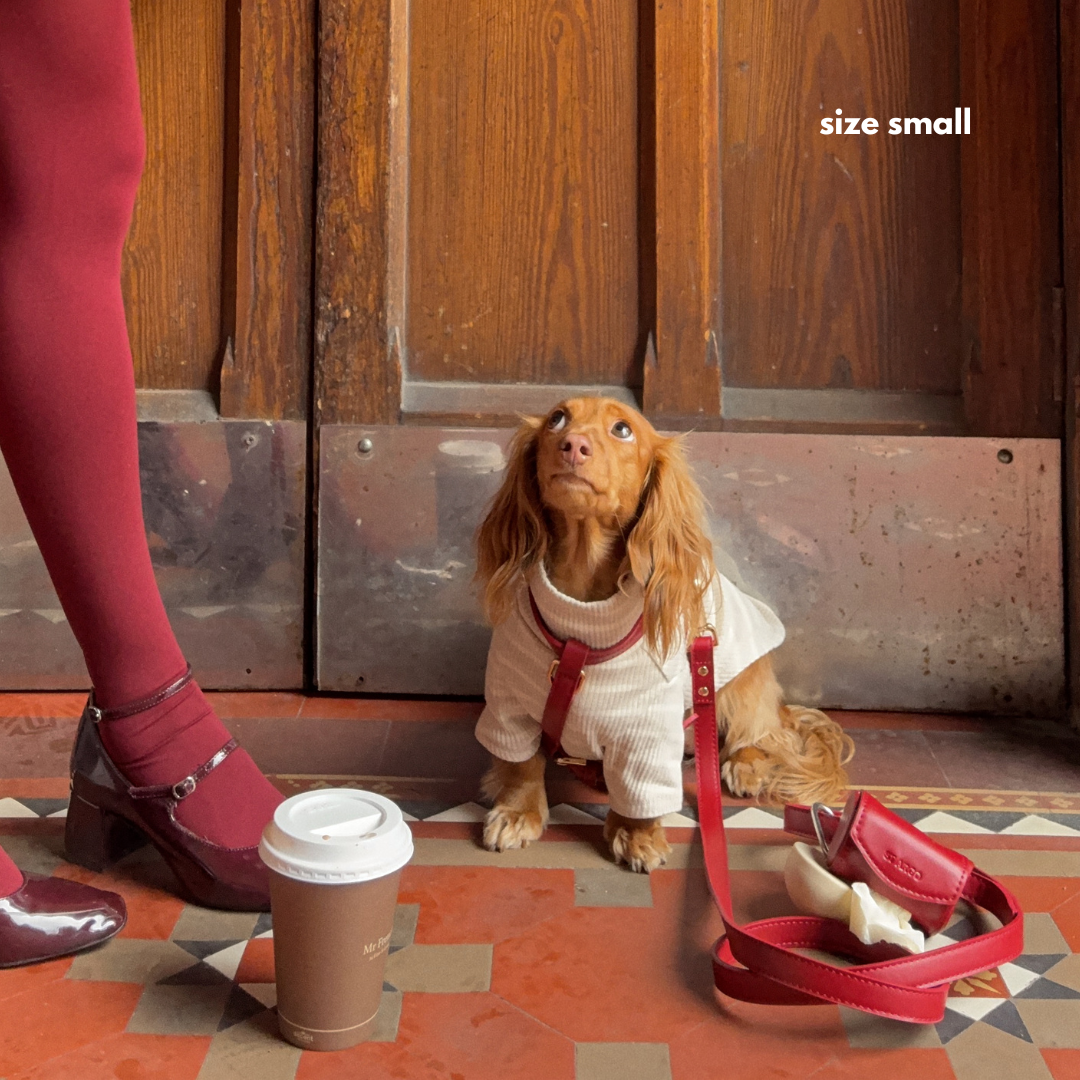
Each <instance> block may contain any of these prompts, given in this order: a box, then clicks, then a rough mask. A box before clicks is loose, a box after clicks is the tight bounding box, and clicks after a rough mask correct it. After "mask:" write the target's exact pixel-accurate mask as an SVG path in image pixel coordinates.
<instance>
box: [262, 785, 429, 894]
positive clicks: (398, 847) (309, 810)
mask: <svg viewBox="0 0 1080 1080" xmlns="http://www.w3.org/2000/svg"><path fill="white" fill-rule="evenodd" d="M412 853H413V841H412V832H411V831H410V829H409V826H408V825H407V824H406V823H405V819H404V817H402V814H401V810H400V809H399V808H398V807H397V806H396V805H395V804H394V803H392V802H391V801H390V800H389V799H387V798H384V797H383V796H382V795H376V794H375V793H374V792H371V791H356V790H354V789H352V788H325V789H323V790H321V791H305V792H304V793H302V794H300V795H294V796H293V797H292V798H291V799H286V800H285V801H284V802H283V803H282V804H281V805H280V806H279V807H278V808H277V810H275V811H274V818H273V820H272V821H271V822H270V824H269V825H267V826H266V829H265V830H264V831H263V836H262V841H261V843H260V844H259V855H260V856H261V857H262V861H263V862H264V863H266V865H267V866H268V867H270V869H271V870H276V871H277V872H278V873H279V874H282V875H284V876H285V877H289V878H294V879H296V880H297V881H311V882H322V883H325V884H338V885H346V884H351V883H354V882H360V881H372V880H374V879H375V878H380V877H384V876H385V875H387V874H392V873H393V872H394V871H395V870H400V869H401V867H403V866H404V865H405V864H406V863H407V862H408V861H409V860H410V859H411V858H412Z"/></svg>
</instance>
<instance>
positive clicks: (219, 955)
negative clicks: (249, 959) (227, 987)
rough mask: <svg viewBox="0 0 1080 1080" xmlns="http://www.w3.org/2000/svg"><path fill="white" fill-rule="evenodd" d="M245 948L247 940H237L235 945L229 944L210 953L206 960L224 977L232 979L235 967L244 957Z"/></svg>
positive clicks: (234, 974)
mask: <svg viewBox="0 0 1080 1080" xmlns="http://www.w3.org/2000/svg"><path fill="white" fill-rule="evenodd" d="M246 948H247V942H246V941H239V942H237V943H236V944H235V945H230V946H229V947H228V948H227V949H222V950H221V951H220V952H216V953H211V954H210V955H209V956H207V957H206V962H207V963H208V964H209V965H210V966H211V967H212V968H214V969H215V970H216V971H220V972H221V974H222V975H224V976H225V978H226V979H232V978H234V977H235V976H236V969H237V968H238V967H239V966H240V961H241V960H243V959H244V950H245V949H246Z"/></svg>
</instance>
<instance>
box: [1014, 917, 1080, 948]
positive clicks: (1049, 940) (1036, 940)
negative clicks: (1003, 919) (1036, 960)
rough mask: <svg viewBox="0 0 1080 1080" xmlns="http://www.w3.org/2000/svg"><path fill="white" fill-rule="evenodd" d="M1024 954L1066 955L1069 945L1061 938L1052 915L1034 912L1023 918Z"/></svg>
mask: <svg viewBox="0 0 1080 1080" xmlns="http://www.w3.org/2000/svg"><path fill="white" fill-rule="evenodd" d="M1024 952H1026V953H1044V954H1045V953H1068V952H1072V949H1070V948H1069V943H1068V942H1067V941H1066V940H1065V938H1063V937H1062V936H1061V931H1060V930H1059V929H1058V925H1057V923H1056V922H1054V917H1053V915H1050V914H1049V913H1048V912H1045V911H1035V912H1031V913H1030V914H1027V915H1025V916H1024Z"/></svg>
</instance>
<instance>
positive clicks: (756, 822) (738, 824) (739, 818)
mask: <svg viewBox="0 0 1080 1080" xmlns="http://www.w3.org/2000/svg"><path fill="white" fill-rule="evenodd" d="M724 828H725V829H780V830H781V831H783V828H784V819H783V818H782V817H777V816H776V815H775V814H770V813H767V812H766V811H765V810H762V809H761V808H760V807H758V806H748V807H747V808H746V809H745V810H740V811H739V812H738V813H737V814H732V815H731V817H729V818H725V819H724Z"/></svg>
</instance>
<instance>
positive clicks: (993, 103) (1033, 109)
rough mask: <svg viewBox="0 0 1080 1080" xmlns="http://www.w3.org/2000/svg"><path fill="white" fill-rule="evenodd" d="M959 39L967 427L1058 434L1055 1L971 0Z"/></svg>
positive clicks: (964, 10) (998, 432)
mask: <svg viewBox="0 0 1080 1080" xmlns="http://www.w3.org/2000/svg"><path fill="white" fill-rule="evenodd" d="M1067 6H1068V4H1065V5H1063V7H1067ZM961 40H962V42H963V48H964V54H963V55H964V71H963V91H964V100H965V102H970V103H971V108H972V116H973V138H972V140H971V142H966V143H965V144H964V187H963V215H964V316H965V337H964V358H965V361H966V380H965V386H964V398H965V406H966V409H967V416H968V422H969V425H970V427H971V430H972V431H973V432H975V433H979V434H989V435H1004V436H1024V435H1027V436H1040V435H1041V436H1050V437H1059V436H1060V434H1061V416H1062V404H1061V396H1062V394H1061V375H1062V372H1061V357H1060V356H1059V355H1058V344H1059V342H1060V324H1059V322H1058V320H1059V318H1060V311H1061V309H1060V306H1059V304H1058V302H1057V300H1056V294H1055V287H1057V286H1059V285H1060V284H1061V257H1060V241H1059V229H1060V220H1061V218H1060V215H1061V203H1060V182H1059V164H1058V162H1059V159H1058V85H1057V76H1058V50H1057V4H1056V3H1055V0H1010V2H1009V3H1007V4H1002V3H998V2H997V0H964V2H963V4H962V7H961Z"/></svg>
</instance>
